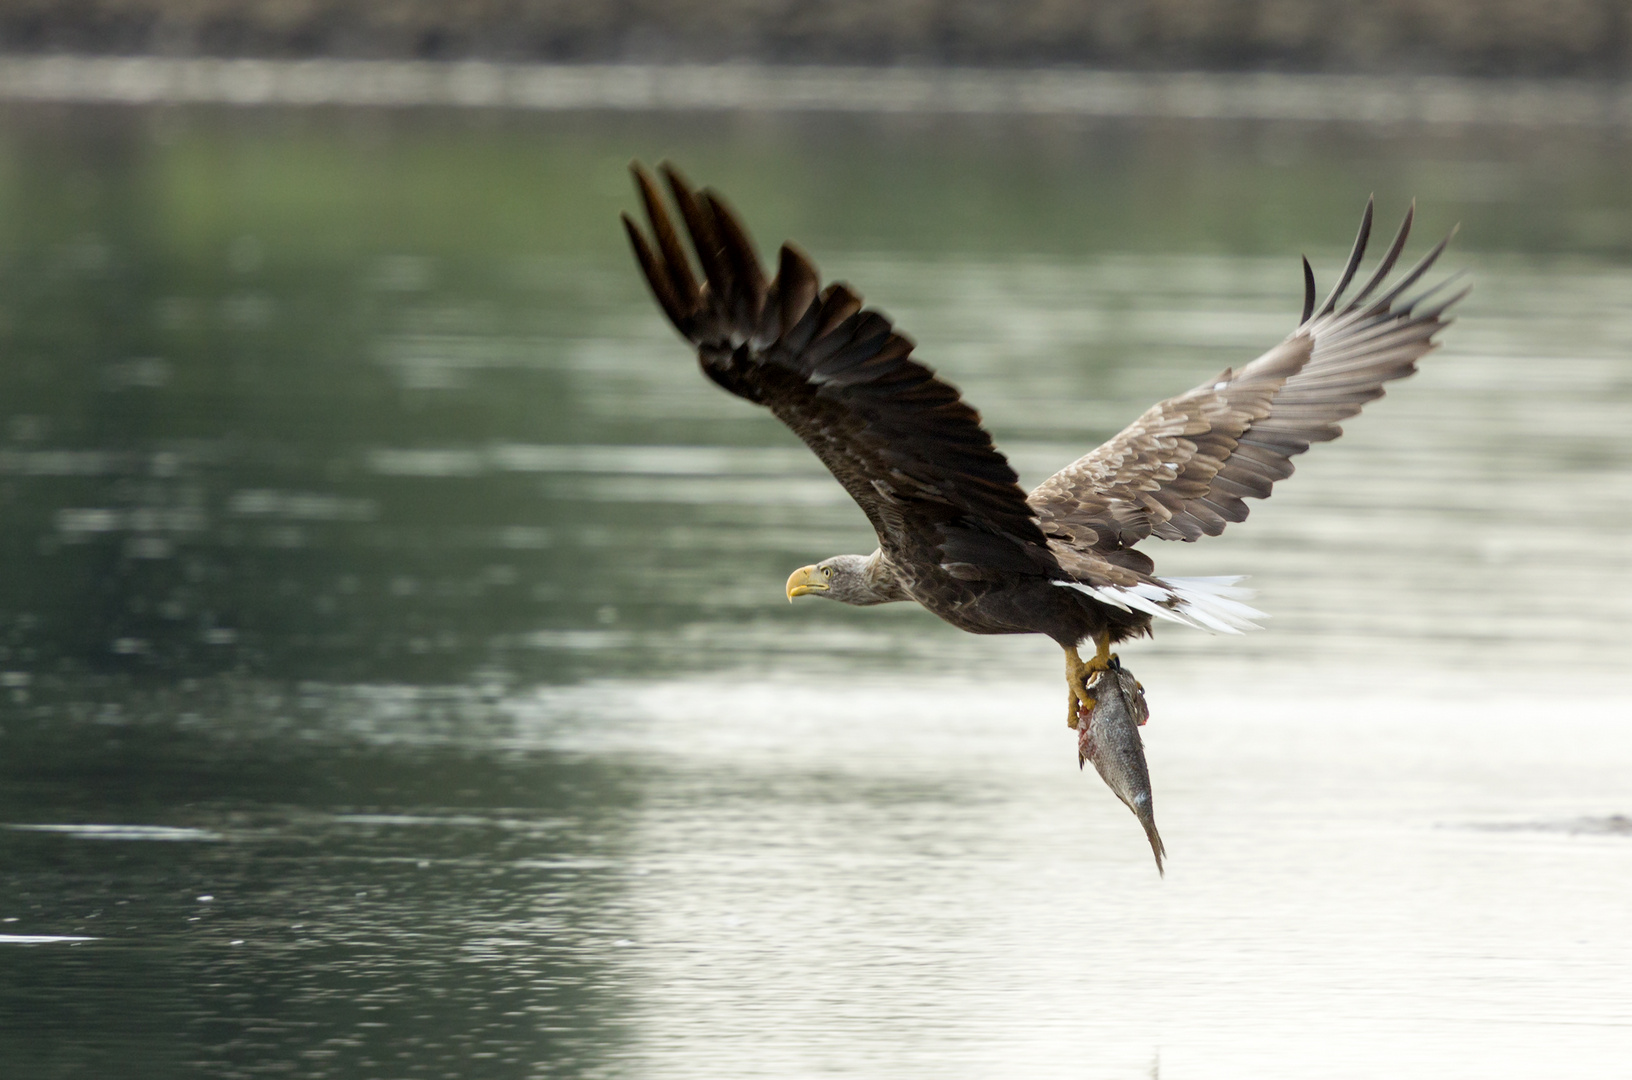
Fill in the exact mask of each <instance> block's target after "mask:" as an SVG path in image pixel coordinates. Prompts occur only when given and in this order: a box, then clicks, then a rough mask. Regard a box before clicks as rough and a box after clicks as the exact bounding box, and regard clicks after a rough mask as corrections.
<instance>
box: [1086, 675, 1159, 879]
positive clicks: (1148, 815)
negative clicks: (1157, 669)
mask: <svg viewBox="0 0 1632 1080" xmlns="http://www.w3.org/2000/svg"><path fill="white" fill-rule="evenodd" d="M1088 690H1089V692H1090V693H1091V694H1093V696H1094V700H1095V705H1094V708H1093V710H1092V711H1087V710H1085V711H1083V712H1081V713H1079V714H1078V716H1077V767H1078V768H1081V767H1082V765H1083V763H1084V762H1088V761H1092V762H1093V763H1094V769H1095V770H1096V771H1097V772H1098V773H1099V776H1100V779H1102V780H1104V781H1105V785H1106V786H1107V787H1109V788H1110V789H1111V791H1113V792H1114V793H1115V794H1116V797H1117V798H1119V799H1121V800H1122V802H1123V803H1125V804H1126V805H1127V807H1128V809H1129V810H1132V811H1133V815H1134V817H1137V818H1138V819H1139V824H1140V825H1143V826H1144V829H1145V838H1146V839H1148V840H1149V841H1150V850H1151V852H1152V853H1153V854H1154V855H1155V856H1156V870H1157V872H1158V873H1161V874H1163V875H1165V874H1166V871H1165V870H1163V868H1162V859H1163V858H1164V857H1166V855H1167V849H1166V848H1164V847H1163V846H1162V836H1161V834H1160V833H1158V832H1157V831H1156V812H1155V807H1154V806H1153V804H1152V802H1151V794H1150V770H1149V769H1148V768H1147V767H1146V766H1145V744H1144V741H1143V740H1141V739H1140V738H1139V728H1140V726H1141V725H1142V724H1144V722H1145V721H1146V720H1148V719H1150V709H1149V707H1148V706H1147V705H1146V704H1145V691H1144V688H1143V687H1141V686H1140V685H1139V681H1138V680H1137V679H1135V678H1134V677H1133V673H1132V672H1130V671H1129V670H1128V669H1127V668H1125V667H1123V666H1122V664H1121V663H1120V662H1119V661H1118V660H1116V659H1115V658H1114V657H1113V658H1112V660H1111V666H1110V669H1109V670H1107V671H1103V672H1100V673H1099V674H1098V675H1097V676H1096V677H1095V681H1093V682H1091V683H1089V684H1088Z"/></svg>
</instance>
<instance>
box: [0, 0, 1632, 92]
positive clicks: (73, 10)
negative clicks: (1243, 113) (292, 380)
mask: <svg viewBox="0 0 1632 1080" xmlns="http://www.w3.org/2000/svg"><path fill="white" fill-rule="evenodd" d="M1629 41H1632V5H1628V4H1626V3H1624V2H1620V0H1552V2H1550V3H1546V4H1538V3H1533V2H1529V0H1499V2H1495V3H1492V2H1490V0H1397V2H1395V3H1391V4H1386V5H1378V4H1372V5H1356V4H1348V3H1340V2H1337V0H1096V2H1092V3H1068V2H1064V0H1014V2H1012V3H993V2H991V0H805V2H799V3H795V2H792V0H712V2H699V0H622V2H619V3H593V2H591V3H581V2H570V0H471V2H467V3H459V4H449V3H429V2H409V3H386V2H381V0H374V2H361V3H360V2H357V0H79V2H70V3H61V2H53V0H0V52H4V53H9V54H12V55H18V54H40V53H55V52H74V53H84V54H91V55H134V54H148V55H162V56H172V57H200V56H208V57H258V58H279V59H310V58H351V59H395V60H406V59H420V60H459V59H482V60H502V61H516V62H541V61H547V62H558V63H559V62H572V63H585V62H661V63H675V62H702V63H712V62H719V61H726V60H754V61H759V62H765V63H773V64H840V65H853V64H861V65H892V64H901V63H910V64H917V65H929V66H933V65H945V64H951V65H966V66H968V65H972V66H977V67H983V66H1016V65H1018V66H1034V65H1077V64H1083V65H1091V66H1095V67H1102V68H1114V69H1125V70H1163V69H1189V70H1204V71H1250V70H1276V71H1297V72H1348V73H1415V74H1457V75H1486V76H1489V75H1515V74H1518V75H1533V76H1534V75H1546V76H1558V75H1570V76H1578V77H1619V76H1624V75H1627V74H1629V73H1632V50H1629V47H1628V43H1629Z"/></svg>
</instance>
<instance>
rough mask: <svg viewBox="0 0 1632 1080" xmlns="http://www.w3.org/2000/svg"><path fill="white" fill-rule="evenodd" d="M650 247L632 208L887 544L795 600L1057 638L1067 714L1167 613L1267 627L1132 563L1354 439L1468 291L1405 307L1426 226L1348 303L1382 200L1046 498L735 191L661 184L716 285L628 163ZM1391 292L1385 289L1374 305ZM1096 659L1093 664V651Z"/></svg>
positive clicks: (710, 331) (940, 383)
mask: <svg viewBox="0 0 1632 1080" xmlns="http://www.w3.org/2000/svg"><path fill="white" fill-rule="evenodd" d="M631 169H632V171H633V173H634V177H635V183H636V186H637V188H638V190H639V194H640V198H641V201H642V203H643V204H644V206H645V210H646V217H647V220H648V221H649V222H650V226H651V235H650V236H649V237H648V236H647V235H646V234H645V233H644V232H642V231H641V229H640V227H639V226H637V225H636V224H635V222H634V221H633V220H631V219H630V217H629V215H627V214H625V215H623V223H624V225H625V227H626V228H627V229H628V231H629V240H630V242H631V243H632V244H633V245H634V249H635V256H636V258H637V259H638V260H639V261H640V267H641V270H642V271H644V273H645V275H646V281H647V284H649V285H650V286H651V289H652V293H653V295H655V296H656V298H657V302H658V304H659V305H660V306H661V307H662V309H663V312H664V314H665V315H667V316H668V317H669V321H670V322H672V323H673V324H674V326H675V328H676V329H677V330H679V331H680V333H681V335H682V336H683V337H685V338H686V339H687V340H688V341H690V342H691V343H692V344H693V345H694V346H696V348H697V355H698V359H699V361H700V362H701V365H702V369H703V374H704V375H707V376H708V377H709V378H710V379H712V380H714V382H716V383H718V384H719V385H720V386H722V387H724V388H725V389H726V390H729V391H730V392H731V393H733V394H736V395H737V396H738V397H742V398H746V399H747V400H749V401H752V402H754V403H755V404H758V405H763V406H765V407H766V408H768V409H770V410H771V412H773V413H775V414H776V417H777V419H779V420H781V421H782V422H783V423H784V424H786V425H787V426H788V427H789V428H791V429H792V430H793V432H794V434H796V435H798V436H799V438H801V439H803V440H804V442H805V445H807V446H809V447H810V448H811V450H813V451H814V452H815V454H816V456H817V457H819V458H821V459H822V463H823V464H824V465H826V466H827V467H828V469H829V470H830V471H831V472H832V473H833V476H834V477H835V478H836V479H837V480H838V481H839V483H840V484H842V485H844V489H845V490H846V491H848V492H849V493H850V496H851V498H853V499H855V500H856V502H857V503H858V504H859V505H860V506H861V509H862V512H863V513H865V514H866V515H867V520H868V521H870V522H872V525H873V529H874V530H875V531H876V532H877V533H878V550H876V551H874V552H873V553H872V554H871V555H836V556H833V557H832V558H828V559H823V560H822V561H821V562H818V563H815V564H813V565H811V566H804V567H800V568H799V569H798V570H795V571H794V572H793V576H791V577H790V578H788V584H787V594H788V598H789V600H792V599H793V598H794V597H796V596H805V595H814V596H822V597H827V598H828V599H831V600H839V601H842V602H843V603H846V604H858V605H869V604H884V603H889V602H890V601H893V600H916V601H917V602H918V603H919V604H921V605H923V606H924V607H926V608H928V609H929V610H930V611H932V612H934V613H935V614H936V615H939V616H940V617H941V618H943V619H945V620H946V621H947V622H949V623H951V624H952V625H953V626H957V627H959V628H961V629H964V630H967V631H969V632H971V633H975V634H1046V635H1048V636H1049V637H1050V638H1053V639H1054V641H1055V642H1056V643H1057V644H1058V645H1059V646H1060V648H1062V649H1064V650H1065V673H1066V682H1067V684H1068V685H1069V687H1070V701H1069V702H1068V713H1067V722H1068V723H1070V724H1071V725H1072V726H1073V727H1074V726H1076V721H1077V717H1078V715H1079V714H1080V712H1081V710H1084V709H1092V708H1093V707H1094V704H1095V702H1094V700H1093V698H1092V697H1091V696H1090V694H1089V690H1088V686H1087V682H1088V680H1089V679H1090V677H1091V676H1092V675H1093V674H1094V673H1095V672H1097V671H1101V670H1104V669H1105V668H1106V667H1107V666H1108V665H1109V663H1110V659H1111V652H1110V648H1111V645H1112V644H1114V643H1115V642H1118V641H1121V640H1123V639H1125V638H1130V637H1137V636H1141V635H1145V634H1149V633H1150V627H1151V621H1152V620H1153V619H1157V618H1161V619H1170V620H1173V621H1174V622H1180V623H1186V624H1188V625H1191V626H1197V627H1202V628H1205V629H1210V630H1217V631H1224V632H1230V633H1238V632H1240V631H1241V630H1244V629H1249V628H1252V626H1253V624H1252V622H1251V621H1250V620H1251V619H1252V618H1254V617H1256V616H1260V615H1261V614H1262V613H1261V612H1257V611H1254V610H1253V609H1252V608H1250V607H1248V606H1246V605H1245V604H1244V603H1242V602H1241V600H1240V597H1241V596H1243V595H1245V590H1240V589H1236V588H1234V582H1235V581H1236V580H1239V579H1234V578H1200V579H1196V578H1191V579H1185V578H1161V577H1157V576H1156V574H1155V572H1154V571H1155V564H1154V563H1153V562H1152V561H1151V559H1150V556H1148V555H1146V554H1145V553H1144V552H1142V551H1139V550H1137V548H1136V545H1137V544H1139V542H1140V541H1142V540H1145V539H1147V538H1149V537H1151V536H1155V537H1158V538H1159V539H1162V540H1195V539H1197V538H1198V537H1201V536H1217V535H1218V534H1219V533H1221V532H1223V531H1224V526H1225V525H1227V524H1229V523H1230V522H1232V521H1242V520H1244V519H1245V518H1246V516H1247V505H1246V503H1245V502H1243V501H1242V500H1244V499H1247V498H1255V499H1263V498H1268V496H1269V493H1270V489H1271V488H1272V487H1273V485H1274V484H1275V481H1277V480H1284V479H1285V478H1286V477H1288V476H1291V475H1292V460H1291V459H1292V458H1293V457H1294V456H1296V455H1298V454H1301V453H1303V452H1304V451H1305V450H1307V449H1309V446H1310V444H1312V443H1317V442H1328V441H1330V440H1332V439H1335V438H1337V437H1338V436H1339V435H1341V434H1342V431H1343V429H1342V428H1340V427H1339V426H1338V423H1337V422H1338V421H1339V420H1342V419H1343V418H1344V417H1348V416H1353V415H1354V414H1356V413H1358V412H1359V411H1360V409H1361V406H1363V405H1364V404H1365V403H1366V402H1368V401H1371V400H1372V399H1373V398H1378V397H1381V396H1382V395H1383V384H1384V383H1385V382H1388V381H1389V380H1391V379H1399V378H1403V377H1405V376H1407V375H1410V374H1411V373H1412V372H1413V371H1415V370H1416V362H1417V360H1418V359H1420V358H1421V357H1422V356H1423V355H1424V354H1425V353H1427V352H1428V351H1429V350H1430V349H1432V348H1434V347H1435V342H1434V340H1433V339H1434V335H1435V334H1436V333H1437V332H1438V331H1439V329H1440V328H1441V327H1442V326H1444V325H1446V321H1447V320H1446V319H1445V318H1444V314H1445V312H1446V310H1447V309H1448V308H1449V307H1450V306H1451V305H1452V304H1454V303H1456V301H1458V300H1460V299H1461V298H1462V296H1464V295H1466V290H1465V289H1464V290H1463V291H1462V292H1459V293H1456V294H1455V295H1452V296H1449V297H1447V298H1443V299H1439V300H1437V301H1435V302H1432V303H1430V302H1429V299H1430V298H1431V297H1432V296H1433V295H1435V294H1437V293H1439V292H1441V291H1442V290H1443V288H1444V283H1441V285H1440V286H1437V287H1436V288H1434V289H1430V290H1427V291H1426V292H1424V293H1422V294H1419V295H1416V296H1414V297H1412V298H1409V299H1405V298H1404V294H1405V293H1406V291H1407V290H1409V289H1410V288H1411V287H1412V286H1413V285H1415V284H1416V283H1417V282H1418V281H1419V280H1420V279H1421V278H1422V276H1423V275H1424V274H1425V273H1427V271H1428V269H1429V267H1431V266H1432V265H1433V264H1434V261H1435V260H1436V259H1437V258H1438V257H1439V255H1440V253H1441V252H1442V251H1444V249H1445V245H1446V243H1447V242H1449V240H1450V237H1446V238H1445V240H1442V241H1440V242H1439V244H1438V245H1436V246H1435V247H1434V248H1433V250H1431V251H1429V252H1428V254H1427V255H1425V256H1424V257H1423V258H1422V260H1421V261H1420V262H1418V263H1417V264H1416V266H1414V267H1413V268H1412V269H1411V270H1410V271H1408V272H1407V273H1406V274H1405V275H1404V276H1403V277H1401V278H1400V279H1399V280H1398V281H1397V282H1395V283H1393V284H1392V285H1391V286H1389V287H1387V288H1386V289H1384V281H1385V279H1386V278H1387V277H1388V274H1389V272H1390V271H1391V270H1392V269H1393V268H1394V264H1395V262H1396V260H1398V258H1399V256H1400V252H1401V250H1402V249H1403V248H1404V247H1405V241H1406V236H1407V235H1408V234H1409V232H1410V229H1411V218H1412V213H1411V212H1409V211H1408V212H1407V213H1406V216H1405V221H1404V222H1403V223H1402V224H1401V226H1400V231H1399V233H1398V234H1397V235H1396V236H1395V238H1394V241H1393V243H1392V244H1390V245H1389V248H1388V251H1387V253H1386V254H1384V256H1383V258H1382V261H1381V263H1380V264H1379V265H1378V266H1377V268H1376V270H1375V271H1373V273H1372V274H1371V276H1370V277H1369V278H1367V279H1366V281H1365V283H1364V284H1363V285H1361V286H1360V288H1359V289H1358V290H1357V291H1356V292H1355V293H1354V294H1353V296H1351V297H1349V298H1347V299H1345V298H1344V292H1345V290H1346V289H1347V288H1348V287H1349V284H1350V283H1351V282H1352V281H1353V279H1354V276H1355V271H1356V270H1358V269H1359V266H1360V261H1361V259H1362V257H1363V256H1364V255H1365V251H1366V241H1367V239H1368V238H1369V236H1370V233H1371V218H1372V205H1371V203H1370V202H1369V201H1368V203H1367V204H1366V212H1365V216H1364V218H1363V219H1362V220H1361V222H1360V233H1359V236H1358V237H1357V238H1356V240H1355V244H1354V250H1353V252H1352V253H1351V254H1350V256H1349V261H1348V265H1347V266H1346V267H1345V269H1344V271H1343V276H1342V277H1341V278H1340V279H1339V281H1338V283H1337V287H1336V288H1334V289H1333V290H1332V292H1331V294H1330V295H1329V296H1328V297H1327V298H1326V299H1325V301H1324V302H1323V303H1321V304H1319V306H1318V307H1317V306H1316V296H1315V281H1314V274H1313V272H1312V271H1311V269H1310V267H1309V261H1308V260H1307V259H1305V260H1304V262H1303V278H1304V302H1303V317H1302V318H1301V319H1300V320H1299V323H1298V326H1297V329H1295V330H1293V331H1292V333H1291V335H1290V336H1289V337H1287V338H1286V340H1284V341H1282V342H1281V343H1280V344H1279V345H1276V346H1275V347H1274V348H1272V349H1270V350H1269V351H1268V352H1266V353H1265V354H1264V355H1262V356H1260V357H1259V358H1258V359H1256V360H1254V361H1252V362H1251V363H1250V364H1247V365H1246V366H1245V367H1243V368H1241V369H1240V370H1239V371H1237V370H1234V369H1226V370H1225V371H1223V372H1222V373H1220V374H1219V375H1218V376H1217V377H1215V378H1211V379H1208V380H1207V381H1206V382H1204V383H1202V384H1201V385H1200V386H1198V387H1196V388H1195V389H1193V390H1189V391H1186V392H1185V393H1183V394H1179V395H1178V396H1177V397H1172V398H1169V399H1167V400H1166V401H1163V402H1160V403H1158V404H1156V405H1153V406H1151V407H1150V408H1149V409H1147V410H1146V411H1145V413H1144V415H1142V416H1140V417H1139V418H1138V419H1137V420H1135V421H1134V422H1133V423H1131V424H1129V425H1128V426H1127V427H1126V428H1124V429H1123V430H1122V431H1121V432H1120V433H1118V434H1117V435H1116V436H1114V437H1113V438H1111V439H1110V441H1108V442H1106V443H1105V444H1104V445H1103V446H1100V447H1099V448H1098V449H1096V450H1093V451H1091V452H1090V453H1088V454H1087V455H1086V456H1084V457H1082V458H1079V459H1078V460H1076V461H1074V462H1072V463H1071V464H1070V465H1067V466H1066V467H1065V468H1063V469H1061V470H1060V471H1059V472H1057V473H1055V474H1054V475H1053V476H1051V477H1049V478H1048V479H1047V480H1045V481H1043V483H1042V484H1040V485H1038V487H1037V488H1036V490H1034V491H1032V492H1031V493H1030V494H1029V495H1028V494H1027V493H1026V492H1024V491H1023V490H1021V488H1020V485H1019V483H1018V477H1017V476H1016V475H1015V472H1014V470H1013V469H1012V468H1010V466H1009V462H1008V460H1007V459H1006V458H1005V457H1004V456H1003V455H1002V454H1000V453H999V452H998V451H997V448H996V447H994V446H993V445H992V439H991V436H990V435H988V434H987V433H986V431H985V429H984V428H982V427H981V424H980V415H979V414H978V413H977V412H975V410H974V409H972V408H970V407H969V406H968V405H967V404H965V403H964V401H963V400H962V399H961V398H960V397H959V396H958V391H957V390H956V389H954V388H953V387H952V386H951V385H950V384H948V383H947V382H945V381H944V380H942V379H940V378H938V377H937V376H936V375H935V373H934V372H933V371H931V370H930V369H929V368H928V367H926V366H925V365H923V364H921V363H919V362H918V361H917V360H915V359H914V358H913V356H912V350H913V342H912V340H911V339H910V338H908V337H906V336H905V335H903V334H901V333H899V332H897V331H896V329H895V327H894V326H893V325H892V324H891V322H890V320H889V318H888V317H886V316H885V315H884V314H882V313H881V312H878V311H875V310H872V309H869V308H864V307H862V299H861V297H860V295H859V294H857V293H856V291H855V290H854V289H852V288H850V286H848V285H846V284H843V283H841V282H834V283H832V284H829V285H827V286H825V287H824V286H823V285H822V282H821V278H820V277H819V276H818V275H817V272H816V267H815V265H814V264H813V263H812V262H811V261H810V259H809V257H808V256H806V255H805V254H804V253H803V252H802V251H800V250H799V249H798V248H796V247H794V246H793V245H792V244H784V245H783V246H782V250H781V253H780V255H779V257H778V260H777V267H776V277H775V278H772V279H767V278H766V276H765V270H764V268H763V267H762V266H761V265H760V261H759V256H758V255H757V254H756V252H755V250H754V245H753V242H752V241H750V240H749V238H748V233H747V231H746V230H745V229H744V228H743V225H742V223H741V222H740V221H739V220H738V218H737V215H736V214H735V213H734V212H733V211H732V210H731V208H730V207H729V206H727V205H726V203H725V200H724V199H722V198H721V197H720V196H719V195H718V194H716V193H715V192H713V191H707V190H705V191H702V192H697V191H694V190H693V189H692V187H691V185H690V184H688V183H687V182H686V180H685V179H684V178H683V177H682V176H681V175H680V174H679V173H678V172H677V171H675V169H674V168H672V167H670V166H666V165H665V166H662V167H661V172H662V174H663V178H664V180H665V181H667V184H668V188H669V193H670V195H671V196H672V197H673V201H674V204H675V206H676V208H677V209H678V210H679V212H680V219H681V221H682V222H683V223H684V225H685V230H686V233H687V235H688V237H689V239H690V241H691V248H692V250H693V251H695V253H696V258H697V263H698V264H699V265H700V267H701V270H702V279H701V280H699V279H698V276H697V273H696V271H695V269H694V267H693V264H692V261H691V258H690V257H689V256H688V255H687V252H686V248H685V245H684V244H683V243H682V241H681V237H680V234H679V232H678V231H677V230H676V229H675V227H674V223H673V221H672V219H671V218H670V216H669V211H668V210H667V209H666V208H665V206H664V201H663V198H662V195H661V194H660V193H659V190H658V186H657V184H656V182H655V181H654V179H653V178H652V176H651V175H650V174H649V173H648V172H647V171H646V170H645V169H644V168H642V167H641V166H640V165H639V164H638V163H636V164H634V165H632V166H631ZM1379 290H1382V291H1379ZM1087 641H1092V642H1093V643H1094V645H1095V651H1094V655H1093V657H1092V658H1091V659H1089V660H1087V661H1084V660H1083V659H1082V657H1081V654H1080V653H1079V652H1078V647H1079V646H1080V645H1082V644H1083V643H1085V642H1087Z"/></svg>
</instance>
